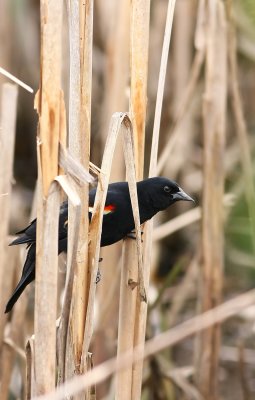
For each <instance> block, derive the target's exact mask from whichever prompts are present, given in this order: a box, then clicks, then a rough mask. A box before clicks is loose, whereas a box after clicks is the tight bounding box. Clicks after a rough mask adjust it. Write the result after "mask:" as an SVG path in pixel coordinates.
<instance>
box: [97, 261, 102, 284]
mask: <svg viewBox="0 0 255 400" xmlns="http://www.w3.org/2000/svg"><path fill="white" fill-rule="evenodd" d="M102 261H103V258H102V257H100V258H99V260H98V262H99V263H100V262H102ZM100 281H101V272H100V269H99V267H98V270H97V276H96V285H97V284H98V283H99V282H100Z"/></svg>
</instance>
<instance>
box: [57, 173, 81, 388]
mask: <svg viewBox="0 0 255 400" xmlns="http://www.w3.org/2000/svg"><path fill="white" fill-rule="evenodd" d="M56 180H57V181H58V183H59V184H60V186H61V188H62V190H63V191H64V192H65V194H66V195H67V197H68V201H69V204H72V206H73V211H74V213H73V225H74V227H75V229H73V230H70V231H69V232H68V246H69V247H68V259H67V276H66V283H65V290H64V298H63V305H62V310H61V314H60V320H59V326H58V334H57V358H58V379H57V381H58V384H60V383H61V382H63V381H64V379H65V377H66V368H68V367H69V366H71V365H73V353H72V348H70V346H69V348H68V344H69V343H68V326H69V316H70V308H71V300H72V293H73V282H74V268H75V261H76V253H77V244H78V234H79V224H80V216H81V206H80V198H79V196H78V194H77V193H76V190H75V189H74V188H73V184H72V181H71V180H70V179H69V177H68V176H58V177H57V178H56ZM68 350H70V351H68Z"/></svg>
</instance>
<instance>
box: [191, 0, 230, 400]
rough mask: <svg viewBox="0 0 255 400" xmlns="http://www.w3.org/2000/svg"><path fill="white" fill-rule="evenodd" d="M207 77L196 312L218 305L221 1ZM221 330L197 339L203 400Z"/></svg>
mask: <svg viewBox="0 0 255 400" xmlns="http://www.w3.org/2000/svg"><path fill="white" fill-rule="evenodd" d="M206 20H207V32H206V33H207V36H206V71H205V94H204V103H203V127H204V187H203V210H202V269H201V274H202V275H201V282H200V292H201V298H200V300H199V301H200V303H199V304H200V307H201V309H202V311H206V310H208V309H210V308H213V307H215V306H217V305H219V304H220V302H221V300H222V284H223V268H224V261H223V259H224V255H223V254H224V253H223V246H224V233H223V232H224V226H223V217H224V216H223V208H222V200H223V194H224V173H223V171H224V149H225V115H226V98H227V29H226V19H225V10H224V6H223V3H222V2H221V1H216V2H215V1H208V2H207V4H206ZM219 350H220V325H215V326H213V327H211V328H210V329H207V330H205V331H204V332H203V333H202V334H201V335H200V336H199V337H198V349H197V354H196V356H197V370H196V371H197V385H198V389H199V391H200V393H201V394H202V395H203V396H204V397H205V398H206V399H208V400H209V399H211V400H213V399H217V398H218V365H219Z"/></svg>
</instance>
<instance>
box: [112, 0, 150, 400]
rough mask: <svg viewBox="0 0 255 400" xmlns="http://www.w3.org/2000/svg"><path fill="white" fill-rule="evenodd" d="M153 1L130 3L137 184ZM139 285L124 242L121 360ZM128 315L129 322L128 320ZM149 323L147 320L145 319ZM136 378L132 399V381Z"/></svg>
mask: <svg viewBox="0 0 255 400" xmlns="http://www.w3.org/2000/svg"><path fill="white" fill-rule="evenodd" d="M149 23H150V1H148V0H135V1H132V3H131V24H130V30H131V39H130V49H131V50H130V53H131V93H130V113H131V120H132V125H133V132H134V151H135V166H136V178H137V180H140V179H143V165H144V143H145V121H146V107H147V75H148V48H149ZM137 281H138V270H137V254H136V244H135V243H134V242H132V241H131V240H125V242H124V249H123V264H122V271H121V289H120V309H119V328H118V357H119V356H120V355H121V354H122V353H123V352H125V351H128V350H130V349H132V348H133V346H134V345H135V344H136V341H138V343H139V342H140V340H142V342H144V336H143V338H142V339H141V338H136V337H135V331H136V327H135V325H136V324H138V325H139V323H140V321H139V318H140V317H141V316H140V309H139V307H140V304H141V303H143V307H144V305H145V302H144V301H142V300H141V297H140V292H139V290H137V287H135V288H132V283H136V282H137ZM127 315H128V318H127ZM145 320H146V317H145ZM140 364H141V369H140V370H139V372H140V373H139V374H136V375H135V376H134V374H133V369H132V366H130V367H129V368H126V369H125V370H122V371H121V372H120V373H118V374H117V380H116V399H121V400H128V399H130V400H131V399H133V398H139V397H140V390H141V384H142V363H140ZM135 378H136V383H137V384H138V385H137V384H136V385H135V388H134V392H135V393H136V392H137V388H138V392H139V395H138V397H137V395H135V397H133V394H132V391H133V387H132V386H133V380H134V379H135Z"/></svg>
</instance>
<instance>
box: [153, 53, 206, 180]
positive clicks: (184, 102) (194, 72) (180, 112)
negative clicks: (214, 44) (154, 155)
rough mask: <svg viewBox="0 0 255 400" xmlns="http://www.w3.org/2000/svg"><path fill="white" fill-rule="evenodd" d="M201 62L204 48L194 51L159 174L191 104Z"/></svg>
mask: <svg viewBox="0 0 255 400" xmlns="http://www.w3.org/2000/svg"><path fill="white" fill-rule="evenodd" d="M203 62H204V49H198V50H197V51H196V54H195V57H194V61H193V64H192V67H191V72H190V78H189V81H188V83H187V85H186V89H185V91H184V94H183V96H182V99H181V102H180V105H179V107H178V108H177V111H176V114H175V116H174V121H173V124H172V126H171V128H170V129H169V134H168V136H169V139H168V141H167V143H166V145H165V147H164V150H163V151H162V153H161V154H160V156H159V159H158V165H157V174H160V173H161V172H162V170H163V168H164V165H165V164H166V162H167V160H168V158H169V154H170V153H171V152H172V150H173V148H174V146H175V143H176V141H177V139H178V132H179V127H180V126H181V124H182V121H183V118H184V116H185V113H186V112H187V110H188V108H189V106H190V104H191V101H192V96H193V95H194V93H195V89H196V87H197V83H198V78H199V75H200V72H201V69H202V66H203Z"/></svg>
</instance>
